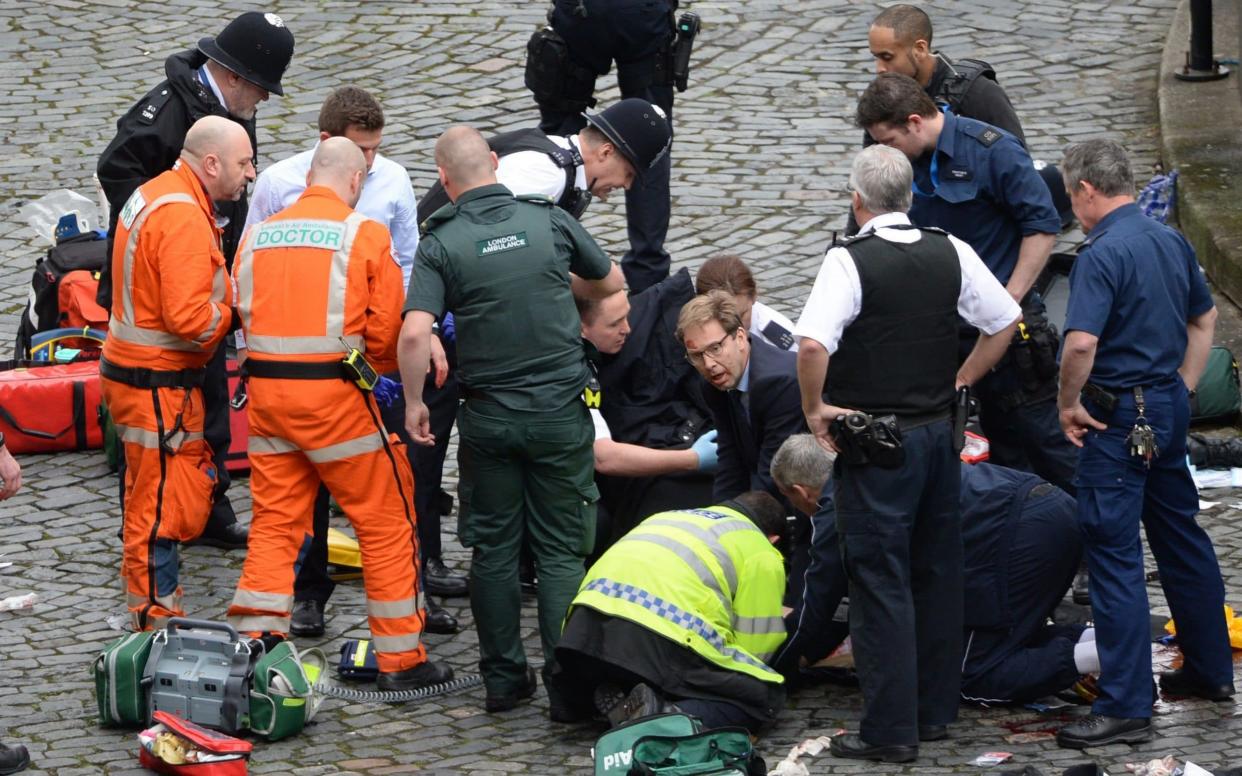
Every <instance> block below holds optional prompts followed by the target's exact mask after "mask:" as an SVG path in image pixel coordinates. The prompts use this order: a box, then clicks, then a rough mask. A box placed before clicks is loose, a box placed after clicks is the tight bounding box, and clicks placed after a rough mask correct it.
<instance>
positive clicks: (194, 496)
mask: <svg viewBox="0 0 1242 776" xmlns="http://www.w3.org/2000/svg"><path fill="white" fill-rule="evenodd" d="M251 154H252V151H251V148H250V138H249V136H247V135H246V130H245V129H243V128H242V126H241V125H240V124H237V123H236V122H233V121H230V120H228V119H226V118H222V117H219V116H208V117H206V118H202V119H199V120H198V121H197V122H195V124H194V125H193V126H192V127H190V131H189V132H188V133H186V136H185V144H184V146H183V147H182V150H181V157H180V159H178V160H177V162H176V164H174V165H173V168H172V169H171V170H168V171H167V172H165V173H163V174H161V175H159V176H158V177H156V178H153V179H152V180H150V181H148V182H147V183H145V184H143V185H142V186H140V187H139V188H138V190H137V191H135V192H134V194H133V195H132V196H130V198H129V200H128V201H127V202H126V203H125V207H124V208H122V209H121V213H120V215H119V216H118V218H117V229H116V240H115V245H114V248H113V252H112V277H113V278H114V279H115V280H114V282H113V292H112V314H113V318H112V320H111V322H109V324H108V339H107V342H105V343H104V348H103V359H102V361H101V362H100V366H99V371H100V374H101V375H102V378H103V379H102V387H103V396H104V401H105V402H106V403H107V406H108V410H109V412H111V414H112V419H113V421H114V422H115V424H116V430H117V433H118V434H119V435H120V438H121V441H122V443H123V445H124V448H125V463H126V466H127V467H128V471H127V473H126V477H125V507H124V531H123V537H124V543H125V546H124V550H123V553H122V560H121V577H122V579H123V580H124V583H125V588H126V591H127V593H128V606H129V611H130V614H131V615H132V620H133V626H134V628H135V630H149V629H151V628H158V627H162V626H163V624H164V622H165V621H166V620H167V619H168V618H169V617H173V616H180V615H182V614H184V612H183V610H182V608H181V587H180V585H179V583H178V578H177V544H178V542H183V541H188V540H190V539H193V538H195V537H197V536H198V535H199V534H200V533H202V530H203V526H204V525H205V523H206V520H207V514H208V512H209V511H210V509H211V491H212V488H213V487H214V486H215V480H216V471H215V466H214V464H213V463H212V451H211V449H210V447H209V446H208V445H207V442H206V441H204V439H203V391H202V384H203V376H204V370H203V367H204V365H205V364H206V363H207V361H208V360H209V359H210V358H211V355H212V354H213V353H214V352H215V349H216V347H217V346H218V345H219V344H220V340H221V339H222V338H223V337H224V335H225V334H226V333H227V332H228V330H229V325H230V323H231V322H232V313H231V311H230V309H229V308H230V305H231V303H232V291H231V288H230V284H229V282H228V275H227V273H226V271H225V269H224V254H223V253H222V252H221V250H220V228H219V227H218V226H216V220H215V215H214V209H213V207H212V201H213V200H222V201H236V200H237V199H239V198H240V197H241V195H242V192H244V191H245V190H246V183H247V182H248V181H252V180H254V175H255V173H254V164H253V161H252V158H251Z"/></svg>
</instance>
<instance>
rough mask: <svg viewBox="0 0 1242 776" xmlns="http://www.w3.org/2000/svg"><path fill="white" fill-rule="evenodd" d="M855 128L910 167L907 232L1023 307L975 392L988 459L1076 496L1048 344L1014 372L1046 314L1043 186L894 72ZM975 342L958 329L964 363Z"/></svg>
mask: <svg viewBox="0 0 1242 776" xmlns="http://www.w3.org/2000/svg"><path fill="white" fill-rule="evenodd" d="M857 122H858V124H859V126H861V127H862V128H864V129H865V130H866V131H867V132H868V133H870V135H871V137H872V138H873V139H874V140H875V141H876V142H877V143H883V144H884V145H888V146H892V147H893V148H896V149H898V150H900V151H901V152H903V153H904V154H905V155H906V156H907V157H909V158H910V161H911V164H912V165H913V167H914V203H913V205H912V206H911V207H910V213H909V215H910V221H911V223H913V224H915V225H916V226H923V227H929V226H931V227H938V228H940V229H943V230H945V231H946V232H948V233H949V234H951V235H953V236H954V237H957V238H959V239H961V240H964V241H965V242H966V243H968V244H969V245H970V247H972V248H974V250H975V252H976V253H978V254H979V256H980V258H982V259H983V262H984V264H986V265H987V267H988V269H990V270H991V271H992V274H993V275H995V276H996V279H997V280H999V281H1000V282H1001V284H1002V285H1004V286H1005V290H1006V291H1008V292H1009V294H1010V296H1012V297H1013V298H1014V299H1015V300H1016V301H1018V302H1019V303H1020V304H1021V305H1022V311H1023V317H1024V319H1025V320H1024V324H1023V327H1022V328H1020V329H1019V333H1018V335H1017V337H1016V338H1015V343H1017V345H1016V347H1012V348H1010V351H1011V352H1010V353H1009V354H1007V355H1006V357H1005V358H1004V359H1003V360H1002V361H1001V363H1000V364H998V365H997V367H996V369H994V370H993V371H992V373H991V374H989V375H988V376H987V377H986V378H984V379H983V380H981V381H980V382H979V383H978V384H977V385H976V386H975V395H976V396H977V397H978V399H979V402H980V422H981V423H982V425H983V431H984V433H985V434H986V435H987V437H988V441H989V442H990V443H991V460H992V461H993V462H995V463H997V464H1000V465H1002V466H1007V467H1009V468H1013V469H1019V470H1023V471H1034V472H1035V473H1036V474H1038V475H1039V476H1041V477H1043V478H1044V479H1046V480H1048V481H1049V482H1051V483H1053V484H1054V485H1057V486H1059V487H1061V488H1063V489H1064V490H1066V491H1068V492H1070V493H1071V494H1072V493H1073V487H1074V486H1073V474H1074V462H1075V459H1076V456H1075V454H1074V448H1073V447H1072V446H1071V445H1069V444H1068V443H1067V442H1066V441H1065V440H1064V439H1063V438H1062V436H1061V433H1060V430H1059V428H1058V426H1057V418H1056V403H1055V399H1056V363H1055V346H1054V345H1051V344H1050V343H1051V339H1043V340H1040V341H1041V342H1044V343H1045V344H1046V346H1045V347H1043V349H1042V353H1043V358H1042V359H1036V360H1034V362H1033V363H1031V364H1030V366H1029V368H1028V367H1027V366H1026V365H1025V363H1024V364H1023V365H1021V366H1020V365H1019V363H1018V361H1019V351H1020V350H1021V351H1022V353H1021V355H1022V356H1025V355H1026V354H1028V353H1030V354H1035V353H1036V352H1037V351H1038V348H1037V347H1036V343H1034V342H1032V341H1031V340H1029V339H1027V338H1028V337H1029V336H1030V335H1032V334H1034V333H1036V332H1037V330H1040V324H1041V323H1042V322H1043V321H1044V305H1043V300H1042V299H1040V298H1039V295H1038V294H1036V293H1035V292H1033V291H1032V290H1031V287H1032V286H1033V285H1034V283H1035V280H1036V278H1038V277H1039V273H1040V272H1041V271H1042V270H1043V268H1044V264H1045V263H1046V262H1047V261H1048V255H1049V254H1050V253H1051V252H1052V246H1053V243H1054V241H1055V239H1056V234H1057V232H1059V231H1060V228H1061V221H1060V218H1059V217H1058V216H1057V211H1056V208H1055V207H1053V205H1052V198H1051V196H1050V195H1049V194H1048V186H1047V185H1046V184H1045V183H1044V182H1043V180H1042V179H1041V178H1040V177H1039V174H1038V173H1037V172H1036V171H1035V168H1034V167H1033V166H1032V165H1031V157H1030V155H1029V154H1028V153H1027V152H1026V149H1025V148H1023V147H1022V144H1021V143H1020V142H1019V141H1018V140H1017V139H1016V138H1015V137H1014V136H1013V135H1011V134H1009V133H1008V132H1005V131H1004V130H1001V129H997V128H996V127H993V126H991V125H989V124H984V123H983V122H981V121H975V120H974V119H968V118H964V117H961V116H955V115H953V114H952V113H950V112H944V113H942V112H941V111H940V110H939V109H937V107H936V105H935V103H934V102H932V99H931V98H930V97H929V96H927V93H926V92H924V91H923V88H922V87H921V86H920V85H919V83H918V82H917V81H915V80H914V79H912V78H910V77H908V76H905V75H901V74H900V73H894V72H888V73H882V74H880V75H879V76H877V77H876V79H875V81H873V82H872V83H871V85H870V86H869V87H867V90H866V92H864V93H863V96H862V98H861V99H860V100H859V102H858V113H857ZM1041 331H1042V330H1041ZM1046 335H1047V337H1049V338H1051V337H1054V335H1053V334H1052V332H1050V331H1047V332H1046ZM974 336H975V332H974V330H973V329H969V330H967V329H966V328H963V345H964V346H965V349H964V350H963V352H962V353H961V356H962V357H964V356H965V354H966V352H968V348H969V346H971V345H973V344H974Z"/></svg>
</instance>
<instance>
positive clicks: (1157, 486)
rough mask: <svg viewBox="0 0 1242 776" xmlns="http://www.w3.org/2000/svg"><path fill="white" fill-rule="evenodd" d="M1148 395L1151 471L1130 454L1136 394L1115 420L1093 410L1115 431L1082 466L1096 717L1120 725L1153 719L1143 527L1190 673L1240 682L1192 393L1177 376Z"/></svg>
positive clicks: (1081, 518)
mask: <svg viewBox="0 0 1242 776" xmlns="http://www.w3.org/2000/svg"><path fill="white" fill-rule="evenodd" d="M1143 397H1144V400H1145V402H1146V408H1147V411H1146V417H1147V420H1148V422H1149V423H1150V425H1151V427H1152V429H1153V430H1154V431H1155V433H1156V444H1157V446H1158V447H1159V450H1160V452H1159V454H1158V455H1156V456H1155V457H1154V458H1153V459H1152V460H1151V466H1150V468H1148V467H1145V466H1144V465H1143V462H1142V460H1141V459H1139V458H1137V457H1135V456H1132V455H1130V449H1129V445H1128V444H1127V442H1126V437H1127V436H1128V435H1129V434H1130V430H1131V428H1132V427H1133V426H1134V422H1135V418H1136V416H1137V411H1136V408H1135V397H1134V395H1133V393H1132V392H1122V393H1121V394H1120V396H1119V399H1120V401H1119V402H1118V406H1117V408H1116V409H1115V410H1114V411H1113V413H1112V416H1111V417H1109V416H1107V415H1106V414H1105V413H1104V412H1102V411H1101V410H1100V408H1099V407H1098V406H1096V405H1095V404H1094V403H1092V402H1084V404H1085V406H1086V408H1087V411H1088V412H1090V413H1091V415H1092V416H1093V417H1095V418H1097V419H1098V420H1101V421H1103V422H1105V423H1107V424H1108V428H1107V429H1106V430H1104V431H1094V430H1093V431H1090V432H1089V433H1088V434H1087V436H1086V437H1085V438H1084V440H1083V448H1082V450H1081V452H1080V454H1079V458H1078V476H1077V479H1076V484H1077V486H1078V525H1079V530H1080V531H1081V532H1082V538H1083V544H1084V547H1085V548H1086V553H1087V568H1088V570H1089V572H1090V574H1091V610H1092V613H1093V614H1094V616H1095V641H1096V645H1097V648H1098V649H1099V654H1100V697H1099V699H1098V700H1097V701H1096V702H1095V704H1094V706H1093V707H1092V710H1093V711H1094V712H1095V713H1097V714H1104V715H1107V716H1110V717H1129V718H1139V717H1144V718H1145V717H1150V716H1151V639H1150V638H1149V627H1150V626H1149V622H1150V616H1149V610H1148V603H1147V587H1146V583H1145V579H1144V574H1143V546H1142V542H1141V541H1140V539H1139V530H1138V528H1139V521H1140V519H1141V520H1142V523H1143V527H1144V529H1145V530H1146V533H1147V542H1148V544H1149V545H1150V547H1151V552H1152V555H1153V556H1155V559H1156V566H1157V568H1158V569H1159V571H1160V585H1161V587H1163V588H1164V594H1165V598H1166V600H1168V602H1169V608H1170V609H1171V610H1172V614H1173V619H1174V620H1175V621H1176V623H1177V639H1178V643H1179V645H1180V646H1181V649H1182V653H1183V655H1184V656H1185V662H1184V664H1183V665H1184V668H1185V670H1186V671H1187V672H1189V673H1190V674H1191V675H1193V676H1195V677H1197V678H1198V679H1199V680H1201V681H1203V682H1205V683H1207V684H1211V685H1220V684H1228V683H1230V682H1232V681H1233V663H1232V659H1231V655H1230V648H1229V635H1228V632H1227V629H1226V625H1225V618H1224V613H1223V612H1224V610H1223V606H1224V598H1225V588H1224V583H1223V581H1222V580H1221V575H1220V566H1219V564H1218V563H1217V561H1216V552H1215V550H1214V549H1213V548H1212V541H1211V539H1210V538H1208V535H1207V533H1206V532H1205V531H1204V530H1203V529H1202V528H1201V527H1200V526H1199V524H1198V523H1197V522H1196V521H1195V515H1196V514H1197V513H1198V511H1199V501H1198V493H1197V492H1196V490H1195V484H1194V481H1193V480H1192V479H1191V476H1190V469H1189V468H1188V466H1187V463H1186V429H1187V427H1188V425H1189V419H1190V404H1189V399H1188V396H1187V391H1186V386H1185V384H1184V383H1183V382H1182V380H1181V378H1180V377H1178V376H1176V375H1174V377H1173V378H1172V379H1170V380H1166V381H1165V382H1163V383H1161V384H1159V385H1156V386H1152V387H1148V388H1145V389H1143Z"/></svg>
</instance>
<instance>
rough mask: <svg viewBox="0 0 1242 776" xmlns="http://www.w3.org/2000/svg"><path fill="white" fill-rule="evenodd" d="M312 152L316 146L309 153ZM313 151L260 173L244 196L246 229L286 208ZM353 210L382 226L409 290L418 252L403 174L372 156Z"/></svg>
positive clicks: (414, 213) (412, 204) (413, 207)
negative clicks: (247, 208)
mask: <svg viewBox="0 0 1242 776" xmlns="http://www.w3.org/2000/svg"><path fill="white" fill-rule="evenodd" d="M318 147H319V144H318V143H316V144H315V148H318ZM315 148H312V149H310V150H309V151H303V152H301V153H298V154H294V155H293V156H290V157H288V158H287V159H281V160H280V161H279V162H276V163H275V164H273V165H271V166H270V167H268V168H267V169H266V170H264V171H263V174H262V175H260V176H259V179H258V181H256V182H255V184H254V193H253V194H252V195H251V197H250V212H249V214H247V216H246V228H247V229H249V228H250V227H251V226H253V225H254V224H257V223H259V222H260V221H263V220H265V219H267V218H270V217H271V216H273V215H275V214H276V213H279V212H280V211H282V210H284V209H285V208H287V207H289V206H290V205H292V204H293V203H294V201H295V200H296V199H297V198H298V197H300V196H301V195H302V192H303V191H305V190H306V173H308V172H310V165H311V157H313V156H314V155H315ZM355 210H357V211H358V212H359V213H362V214H363V215H364V216H366V217H367V218H371V219H374V220H376V221H379V222H380V223H381V224H383V225H384V226H386V227H388V231H389V233H391V234H392V249H393V253H394V254H395V255H394V256H393V259H394V260H395V261H396V262H397V266H399V267H400V268H401V276H402V277H403V278H404V279H405V285H406V287H409V285H410V273H411V271H412V270H413V267H414V254H415V252H416V251H417V250H418V203H417V202H416V201H415V199H414V187H413V186H412V185H410V175H409V173H407V172H406V171H405V168H404V167H402V166H401V165H399V164H397V163H396V162H394V161H393V160H391V159H389V158H387V157H384V156H381V155H379V154H376V155H375V161H374V163H372V164H371V170H370V172H368V173H367V179H366V182H365V183H364V184H363V186H362V196H361V197H359V199H358V206H357V207H356V208H355Z"/></svg>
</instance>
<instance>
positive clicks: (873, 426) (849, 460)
mask: <svg viewBox="0 0 1242 776" xmlns="http://www.w3.org/2000/svg"><path fill="white" fill-rule="evenodd" d="M831 431H832V438H833V441H834V442H835V443H836V445H837V449H838V450H840V451H841V452H840V454H839V455H840V460H841V462H842V463H844V464H846V465H847V466H864V465H872V466H879V467H880V468H882V469H895V468H897V467H898V466H901V465H902V464H903V463H905V462H906V451H905V448H904V447H902V444H901V429H900V428H899V427H898V426H897V416H895V415H881V416H879V417H875V416H872V415H868V414H867V413H865V412H850V413H848V414H846V415H842V416H841V417H839V418H837V419H836V420H834V421H832V429H831Z"/></svg>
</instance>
